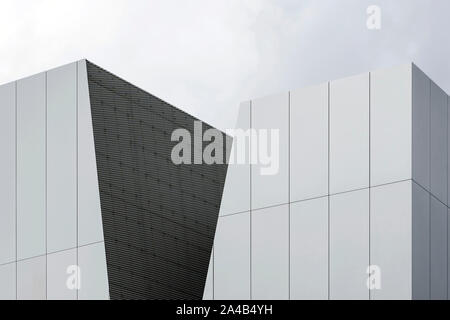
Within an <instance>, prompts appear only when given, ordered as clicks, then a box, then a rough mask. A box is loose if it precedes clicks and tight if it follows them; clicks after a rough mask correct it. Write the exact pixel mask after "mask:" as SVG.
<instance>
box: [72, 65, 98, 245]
mask: <svg viewBox="0 0 450 320" xmlns="http://www.w3.org/2000/svg"><path fill="white" fill-rule="evenodd" d="M77 68H78V77H77V82H78V83H77V85H78V89H77V92H78V98H77V100H78V246H83V245H87V244H90V243H95V242H101V241H103V225H102V215H101V209H100V194H99V185H98V175H97V162H96V156H95V145H94V132H93V126H92V116H91V102H90V98H89V86H88V77H87V68H86V60H81V61H78V63H77Z"/></svg>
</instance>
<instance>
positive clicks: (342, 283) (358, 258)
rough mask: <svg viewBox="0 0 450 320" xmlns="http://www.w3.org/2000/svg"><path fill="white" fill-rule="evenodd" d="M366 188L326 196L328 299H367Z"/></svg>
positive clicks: (367, 210) (367, 215) (367, 239)
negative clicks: (328, 214) (327, 220)
mask: <svg viewBox="0 0 450 320" xmlns="http://www.w3.org/2000/svg"><path fill="white" fill-rule="evenodd" d="M368 266H369V189H364V190H359V191H353V192H348V193H343V194H338V195H334V196H331V197H330V299H332V300H341V299H345V300H347V299H351V300H368V299H369V289H368V287H367V284H366V281H367V273H366V271H367V267H368Z"/></svg>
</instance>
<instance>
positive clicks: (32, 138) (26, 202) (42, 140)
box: [17, 73, 46, 259]
mask: <svg viewBox="0 0 450 320" xmlns="http://www.w3.org/2000/svg"><path fill="white" fill-rule="evenodd" d="M45 88H46V76H45V73H40V74H38V75H35V76H32V77H29V78H26V79H23V80H19V81H17V257H18V259H25V258H30V257H35V256H38V255H42V254H45V252H46V244H45V243H46V223H45V218H46V152H45V151H46V90H45Z"/></svg>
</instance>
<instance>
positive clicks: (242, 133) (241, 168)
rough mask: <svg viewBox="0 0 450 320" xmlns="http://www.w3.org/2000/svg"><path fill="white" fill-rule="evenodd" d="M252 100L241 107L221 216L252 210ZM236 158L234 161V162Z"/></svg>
mask: <svg viewBox="0 0 450 320" xmlns="http://www.w3.org/2000/svg"><path fill="white" fill-rule="evenodd" d="M249 129H250V102H243V103H242V104H241V106H240V108H239V113H238V118H237V121H236V128H235V136H234V140H233V146H232V148H231V152H230V162H229V165H228V172H227V177H226V180H225V186H224V190H223V196H222V203H221V205H220V213H219V215H220V216H223V215H227V214H233V213H238V212H246V211H249V210H250V131H249ZM232 160H234V162H232Z"/></svg>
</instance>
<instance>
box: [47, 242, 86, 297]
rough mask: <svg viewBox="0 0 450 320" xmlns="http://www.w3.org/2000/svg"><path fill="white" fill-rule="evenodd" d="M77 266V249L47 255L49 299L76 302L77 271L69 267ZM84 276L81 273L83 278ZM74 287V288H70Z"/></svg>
mask: <svg viewBox="0 0 450 320" xmlns="http://www.w3.org/2000/svg"><path fill="white" fill-rule="evenodd" d="M76 265H77V249H71V250H66V251H61V252H56V253H52V254H49V255H47V299H48V300H76V299H77V291H76V279H77V278H76V276H77V274H76V273H74V272H75V271H74V270H72V269H70V268H69V267H72V266H76ZM82 275H83V274H82V273H81V276H82ZM68 285H72V286H73V287H69V286H68Z"/></svg>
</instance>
